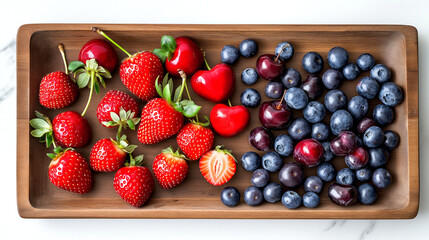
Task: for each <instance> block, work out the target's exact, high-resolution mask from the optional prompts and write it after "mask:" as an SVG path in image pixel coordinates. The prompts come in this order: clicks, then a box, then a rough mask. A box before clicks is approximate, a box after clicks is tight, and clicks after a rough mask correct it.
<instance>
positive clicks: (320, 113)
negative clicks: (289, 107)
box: [303, 101, 326, 123]
mask: <svg viewBox="0 0 429 240" xmlns="http://www.w3.org/2000/svg"><path fill="white" fill-rule="evenodd" d="M303 115H304V118H305V119H306V120H307V121H309V122H311V123H318V122H320V121H322V120H323V119H324V118H325V115H326V109H325V106H323V104H321V103H320V102H317V101H312V102H309V103H308V104H307V106H306V107H305V108H304V110H303Z"/></svg>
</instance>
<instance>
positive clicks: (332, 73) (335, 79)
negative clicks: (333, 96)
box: [322, 69, 343, 89]
mask: <svg viewBox="0 0 429 240" xmlns="http://www.w3.org/2000/svg"><path fill="white" fill-rule="evenodd" d="M342 81H343V74H342V73H341V72H340V71H338V70H335V69H328V70H326V71H325V72H324V73H323V75H322V82H323V85H324V86H325V87H326V88H327V89H337V88H339V87H340V85H341V83H342Z"/></svg>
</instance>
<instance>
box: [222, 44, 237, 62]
mask: <svg viewBox="0 0 429 240" xmlns="http://www.w3.org/2000/svg"><path fill="white" fill-rule="evenodd" d="M239 57H240V53H239V52H238V49H237V48H236V47H234V46H231V45H226V46H224V47H223V48H222V51H221V52H220V60H221V61H222V62H223V63H226V64H229V65H232V64H234V63H236V62H237V61H238V58H239Z"/></svg>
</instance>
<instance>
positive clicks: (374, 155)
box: [368, 148, 390, 168]
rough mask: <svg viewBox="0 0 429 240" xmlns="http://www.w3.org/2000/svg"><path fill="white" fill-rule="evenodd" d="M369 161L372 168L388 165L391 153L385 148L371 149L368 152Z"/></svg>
mask: <svg viewBox="0 0 429 240" xmlns="http://www.w3.org/2000/svg"><path fill="white" fill-rule="evenodd" d="M368 155H369V160H368V164H369V166H370V167H372V168H378V167H381V166H384V165H386V163H387V161H389V156H390V154H389V152H388V151H386V150H385V149H384V148H371V149H369V150H368Z"/></svg>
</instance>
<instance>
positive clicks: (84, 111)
mask: <svg viewBox="0 0 429 240" xmlns="http://www.w3.org/2000/svg"><path fill="white" fill-rule="evenodd" d="M94 78H95V71H91V82H90V84H91V88H90V90H89V97H88V101H87V102H86V106H85V109H84V110H83V112H82V114H81V115H82V117H83V116H84V115H85V113H86V110H88V107H89V104H90V103H91V98H92V92H93V90H94Z"/></svg>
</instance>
